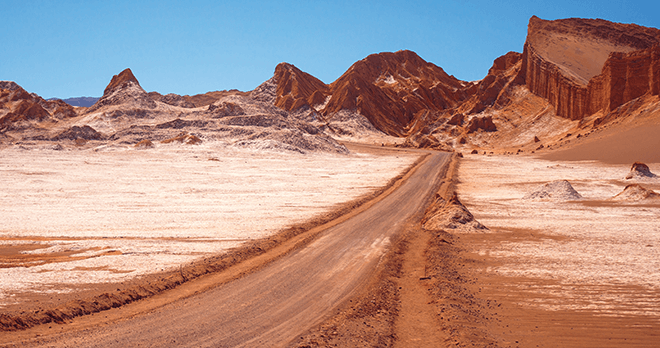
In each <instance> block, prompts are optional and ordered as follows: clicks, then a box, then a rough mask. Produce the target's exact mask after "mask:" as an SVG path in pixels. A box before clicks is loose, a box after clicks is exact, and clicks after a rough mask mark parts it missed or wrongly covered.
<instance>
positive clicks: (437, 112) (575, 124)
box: [0, 17, 660, 160]
mask: <svg viewBox="0 0 660 348" xmlns="http://www.w3.org/2000/svg"><path fill="white" fill-rule="evenodd" d="M659 44H660V30H658V29H655V28H646V27H641V26H638V25H634V24H619V23H612V22H608V21H605V20H599V19H575V18H571V19H563V20H555V21H546V20H542V19H539V18H537V17H532V18H531V19H530V21H529V26H528V34H527V40H526V42H525V45H524V47H523V50H522V53H517V52H509V53H507V54H505V55H503V56H501V57H499V58H497V59H495V61H494V62H493V66H492V67H491V69H490V70H489V71H488V73H487V75H486V76H485V77H484V78H483V79H482V80H480V81H473V82H467V81H461V80H459V79H456V78H455V77H453V76H451V75H449V74H447V73H446V72H445V71H444V70H443V69H442V68H441V67H439V66H437V65H435V64H433V63H430V62H427V61H425V60H423V59H422V58H421V57H419V56H418V55H417V54H415V53H414V52H411V51H398V52H394V53H389V52H385V53H379V54H372V55H370V56H368V57H366V58H364V59H362V60H360V61H358V62H356V63H355V64H353V66H351V67H350V68H349V69H348V70H347V71H346V72H345V73H344V74H343V75H342V76H340V77H339V78H338V79H337V80H336V81H334V82H332V83H330V84H325V83H324V82H322V81H321V80H319V79H317V78H315V77H314V76H312V75H311V74H308V73H306V72H303V71H301V70H300V69H298V68H296V67H295V66H293V65H291V64H288V63H281V64H279V65H277V67H276V68H275V72H274V74H273V77H272V78H270V79H269V80H267V81H266V82H264V83H263V84H262V85H261V86H259V87H257V88H256V89H255V90H253V91H250V92H240V91H237V90H230V91H216V92H208V93H205V94H200V95H195V96H187V95H186V96H180V95H176V94H165V95H162V94H160V93H158V92H149V93H147V92H146V91H144V90H143V89H142V88H141V87H140V85H139V82H138V81H137V79H136V78H135V76H134V75H133V73H132V72H131V71H130V69H127V70H125V71H123V72H122V73H120V74H119V75H117V76H115V77H114V78H113V79H112V81H111V82H110V84H109V85H108V87H107V88H106V89H105V91H104V93H103V96H102V97H101V98H100V99H99V100H98V101H97V102H96V103H95V104H94V105H92V106H90V107H88V108H84V107H79V108H76V109H73V108H71V107H69V106H68V105H67V104H65V103H64V102H62V101H57V100H55V101H45V100H43V99H42V98H40V97H38V96H35V95H31V94H29V93H27V92H25V91H24V90H22V89H20V87H18V85H16V84H15V83H13V82H3V84H2V86H0V87H2V89H3V92H2V93H3V94H2V99H1V100H2V103H3V104H2V111H1V113H0V115H2V116H0V117H1V119H0V123H1V124H2V128H1V131H0V134H2V139H3V140H2V141H3V143H13V144H17V143H20V142H23V144H22V145H25V144H24V143H25V142H26V141H28V142H29V141H37V140H52V139H54V138H55V137H56V136H57V135H58V134H60V133H62V132H65V131H67V130H68V129H69V128H70V127H73V126H78V127H83V126H89V127H91V128H93V129H94V130H95V131H97V132H99V133H101V134H102V137H98V136H96V135H94V139H86V138H85V136H82V137H80V138H81V139H82V140H81V141H79V142H78V143H82V142H83V140H85V141H88V140H96V141H101V142H103V143H104V144H107V143H112V144H117V143H120V144H124V145H128V144H135V143H138V142H139V141H141V140H149V141H151V142H154V141H155V142H159V141H163V140H166V139H170V138H173V137H176V136H177V135H179V133H181V132H186V133H195V134H194V135H195V136H197V137H199V138H200V139H201V140H223V141H226V142H227V143H231V144H240V146H256V147H260V148H272V147H275V148H284V149H289V150H295V151H306V150H309V149H323V150H324V151H325V150H329V151H337V149H340V147H338V145H337V144H335V143H333V140H331V139H330V138H335V139H350V140H352V141H360V140H363V141H369V142H372V143H378V142H379V141H380V142H382V143H385V142H386V143H390V144H392V143H399V144H402V145H403V146H407V147H421V148H435V149H442V150H451V149H455V150H458V151H464V152H472V151H477V152H478V151H485V152H487V153H488V152H495V153H507V152H509V153H522V152H527V153H530V152H547V151H548V150H556V149H558V148H562V149H564V148H570V147H575V146H578V147H580V146H586V147H588V143H589V142H590V141H591V140H593V139H595V138H598V137H597V135H599V134H604V133H607V132H608V131H609V132H612V130H611V129H610V128H613V129H614V133H616V132H619V133H620V132H621V131H623V130H627V129H629V128H631V127H632V128H634V126H636V125H638V124H639V123H640V122H642V121H643V122H647V123H651V124H653V126H654V127H655V126H656V125H657V124H658V122H657V120H658V117H660V98H659V97H658V93H659V92H660V49H659V48H658V47H659V46H658V45H659ZM19 89H20V90H19ZM17 90H18V92H16V91H17ZM8 102H9V103H8ZM36 105H38V106H36ZM397 139H403V140H405V141H403V140H401V141H400V140H397ZM74 140H75V139H74ZM585 144H586V145H585ZM78 145H80V144H78ZM97 145H98V144H97ZM622 147H634V144H632V142H630V141H628V142H625V143H624V144H623V145H622ZM296 149H297V150H296ZM339 151H341V149H340V150H339ZM647 160H648V159H647Z"/></svg>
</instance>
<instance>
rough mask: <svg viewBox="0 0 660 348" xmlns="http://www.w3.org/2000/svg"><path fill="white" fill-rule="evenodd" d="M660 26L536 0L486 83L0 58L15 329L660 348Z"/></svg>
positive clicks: (6, 342)
mask: <svg viewBox="0 0 660 348" xmlns="http://www.w3.org/2000/svg"><path fill="white" fill-rule="evenodd" d="M659 47H660V30H658V29H655V28H646V27H641V26H637V25H633V24H621V23H612V22H608V21H604V20H594V19H577V18H571V19H564V20H554V21H546V20H542V19H540V18H537V17H532V18H531V19H530V21H529V26H528V36H527V40H526V42H525V46H524V50H523V52H522V53H517V52H509V53H507V54H505V55H503V56H501V57H499V58H497V59H496V60H495V61H494V62H493V66H492V68H491V69H490V70H489V71H488V74H487V75H486V77H484V79H482V80H480V81H473V82H468V81H461V80H458V79H456V78H455V77H454V76H451V75H448V74H447V73H445V72H444V70H443V69H442V68H440V67H438V66H436V65H434V64H432V63H429V62H426V61H424V60H423V59H422V58H421V57H419V56H418V55H417V54H416V53H414V52H412V51H398V52H384V53H379V54H372V55H369V56H368V57H366V58H364V59H362V60H360V61H358V62H356V63H355V64H354V65H353V66H351V67H350V68H349V69H348V70H347V71H346V72H345V73H344V74H343V75H342V76H341V77H340V78H339V79H337V80H336V81H335V82H333V83H331V84H325V83H323V82H322V81H320V80H318V79H317V78H315V77H314V76H312V75H310V74H308V73H305V72H303V71H301V70H299V69H298V68H296V67H295V66H293V65H291V64H287V63H281V64H279V65H277V67H276V68H275V72H274V75H273V77H272V78H270V79H268V80H267V81H265V82H263V83H262V84H261V85H260V86H258V87H257V88H255V89H254V90H252V91H248V92H241V91H237V90H228V91H214V92H208V93H205V94H199V95H194V96H188V95H186V96H180V95H176V94H167V95H161V94H160V93H158V92H146V91H145V90H144V89H143V88H142V87H141V85H140V83H139V82H138V80H137V78H136V77H135V75H133V72H132V71H131V70H130V69H125V70H123V71H122V72H120V73H119V74H117V75H114V76H113V77H112V79H111V80H110V83H109V84H108V85H107V87H106V88H105V90H104V91H103V95H102V96H101V97H100V98H92V99H93V104H92V105H91V106H88V107H73V106H71V105H69V104H67V103H65V102H64V101H62V100H45V99H43V98H42V97H40V96H38V95H36V94H34V93H29V92H27V91H26V90H24V89H23V88H22V87H21V86H19V85H18V84H17V83H15V82H12V81H0V175H2V183H1V184H0V201H1V203H0V220H1V221H2V224H1V225H0V346H7V347H41V346H48V347H70V346H76V347H125V346H153V347H160V346H180V347H218V346H232V347H254V346H259V347H271V346H272V347H297V348H307V347H334V346H339V347H657V346H659V344H658V342H660V271H659V270H660V222H659V221H660V193H659V192H660V150H659V149H660V136H659V134H660V48H659Z"/></svg>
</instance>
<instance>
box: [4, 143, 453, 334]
mask: <svg viewBox="0 0 660 348" xmlns="http://www.w3.org/2000/svg"><path fill="white" fill-rule="evenodd" d="M450 158H451V156H450V154H448V153H432V154H431V155H430V156H429V157H428V158H427V159H426V160H425V161H424V162H422V163H421V164H420V166H419V167H418V168H417V169H416V170H414V172H412V173H411V175H410V176H409V177H408V178H407V179H406V180H405V181H404V182H403V183H402V184H401V186H400V187H399V188H398V189H396V190H395V191H394V192H392V193H391V194H389V195H388V196H387V197H385V198H383V199H382V200H380V201H378V202H377V203H375V204H374V205H373V206H371V207H370V208H369V209H367V210H365V211H363V212H361V213H359V214H357V215H355V216H353V217H352V218H350V219H348V220H346V221H344V222H342V223H340V224H337V225H335V226H333V227H331V228H329V229H327V230H326V231H324V232H322V234H321V235H320V236H319V237H318V238H317V239H316V240H314V241H313V242H312V243H310V244H309V245H308V246H306V247H305V248H302V249H300V250H297V251H295V252H292V253H290V254H288V255H286V256H284V257H282V258H280V259H278V260H276V261H274V262H272V263H270V264H269V265H267V266H266V267H264V268H262V269H260V270H259V271H256V272H254V273H251V274H249V275H247V276H245V277H242V278H240V279H238V280H236V281H233V282H230V283H228V284H225V285H222V286H218V287H215V288H212V289H211V290H209V291H205V292H203V293H200V294H197V295H194V296H191V297H188V298H186V299H183V300H180V301H176V302H173V303H171V304H168V305H166V306H163V307H161V308H158V309H155V310H152V311H150V312H148V313H145V314H140V315H135V316H132V317H128V318H124V319H122V320H119V321H116V322H112V323H110V324H106V325H102V326H98V327H95V328H88V329H84V330H79V331H74V330H70V329H69V328H67V326H66V325H63V326H60V325H57V327H54V328H53V330H52V331H55V330H57V331H60V330H62V331H63V332H65V333H63V334H59V335H55V336H46V337H44V336H42V337H38V338H36V340H34V341H31V342H20V343H19V342H14V343H16V345H17V346H48V347H73V346H75V347H126V346H140V347H151V346H158V347H161V346H180V347H257V346H258V347H271V346H283V345H286V344H287V343H288V342H290V341H292V340H293V339H295V338H296V337H298V336H299V335H300V334H301V333H303V332H305V331H307V330H308V329H310V328H311V327H313V326H314V325H317V324H318V323H320V322H321V321H322V320H323V319H324V318H326V317H327V316H328V315H330V314H331V312H332V311H333V309H335V308H336V307H337V306H338V305H339V304H340V303H342V301H344V300H347V299H348V298H349V297H350V296H351V295H352V294H353V293H354V292H355V291H356V289H359V287H360V286H361V285H363V284H365V283H366V281H367V280H368V279H369V277H370V275H371V274H372V273H373V271H374V270H375V268H376V266H377V265H378V263H379V261H380V260H381V257H382V255H383V254H384V253H385V251H386V249H387V247H388V244H389V238H390V237H391V236H393V235H394V234H395V233H397V232H399V231H401V230H402V229H403V228H404V226H405V225H406V223H407V222H408V221H409V219H411V218H420V217H421V215H422V213H423V209H424V208H425V203H426V202H427V200H428V198H429V197H430V195H432V194H433V193H434V192H435V191H434V189H436V188H437V185H436V184H437V181H438V180H439V178H438V176H439V174H441V173H442V169H443V166H447V165H448V163H449V161H450ZM100 315H102V313H100ZM53 326H55V325H53Z"/></svg>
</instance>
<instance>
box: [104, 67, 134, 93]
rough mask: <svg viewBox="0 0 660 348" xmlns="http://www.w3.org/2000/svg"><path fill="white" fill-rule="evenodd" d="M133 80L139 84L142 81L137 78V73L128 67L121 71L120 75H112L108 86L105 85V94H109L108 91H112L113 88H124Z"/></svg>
mask: <svg viewBox="0 0 660 348" xmlns="http://www.w3.org/2000/svg"><path fill="white" fill-rule="evenodd" d="M131 82H132V83H135V84H136V85H138V86H140V82H138V80H137V79H136V78H135V75H133V72H132V71H131V69H130V68H126V69H124V71H122V72H120V73H119V75H114V76H113V77H112V80H110V83H109V84H108V86H107V87H105V90H104V91H103V94H108V93H110V92H112V91H113V90H115V89H116V88H123V87H125V86H127V85H128V84H129V83H131ZM140 87H141V86H140Z"/></svg>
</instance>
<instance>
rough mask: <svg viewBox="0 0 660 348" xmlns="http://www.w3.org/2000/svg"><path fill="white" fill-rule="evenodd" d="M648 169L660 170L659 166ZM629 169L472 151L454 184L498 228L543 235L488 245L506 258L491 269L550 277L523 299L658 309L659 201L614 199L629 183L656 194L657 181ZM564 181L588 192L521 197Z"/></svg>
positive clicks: (617, 310) (602, 309) (604, 308)
mask: <svg viewBox="0 0 660 348" xmlns="http://www.w3.org/2000/svg"><path fill="white" fill-rule="evenodd" d="M647 164H649V163H647ZM649 167H650V168H651V171H652V172H654V173H657V172H660V164H658V163H654V164H649ZM629 170H630V164H628V165H611V164H602V163H599V162H593V161H582V162H559V161H546V160H539V159H535V158H531V157H523V156H480V155H468V156H466V158H465V159H463V160H462V162H461V165H460V170H459V176H458V180H459V184H458V187H457V188H458V192H459V195H460V198H461V200H462V202H463V203H464V204H465V205H466V206H467V207H468V208H469V209H470V211H471V212H472V213H473V214H474V215H475V217H476V218H477V219H478V220H479V221H480V222H481V223H483V224H484V225H486V226H487V227H489V228H490V229H491V231H493V233H503V232H507V231H517V232H520V231H526V232H525V234H531V233H534V234H535V235H537V236H539V235H540V236H541V238H529V239H525V238H522V239H515V240H504V241H503V242H501V243H500V244H499V245H498V246H497V247H496V248H495V249H492V250H482V251H481V253H482V255H488V256H490V257H494V258H495V259H496V260H499V261H501V262H502V266H499V267H497V268H496V269H490V270H489V271H490V272H498V273H499V274H500V275H503V276H507V277H526V278H533V279H539V280H544V279H545V280H551V282H544V281H538V282H533V283H534V284H541V285H533V286H530V287H529V288H527V289H523V291H530V292H534V293H536V294H537V295H539V294H541V295H543V296H529V298H530V300H529V301H528V302H526V303H522V305H525V306H537V307H539V308H542V309H551V310H566V309H573V310H593V311H596V312H599V313H602V314H605V315H624V314H646V315H656V316H660V298H658V294H659V293H660V272H658V270H659V269H660V223H658V221H660V204H658V203H652V202H646V203H644V202H637V203H630V202H626V203H620V202H612V201H610V198H612V197H613V196H615V195H616V194H618V193H620V192H621V191H622V190H623V188H624V187H625V186H626V185H627V184H630V183H635V182H636V183H639V184H641V185H643V186H644V187H646V188H648V189H652V190H654V191H658V188H660V180H659V179H646V180H624V177H625V176H626V174H627V173H628V172H629ZM562 179H566V180H568V181H569V182H570V183H571V184H572V186H573V187H574V188H575V189H576V190H577V191H578V192H579V193H580V194H581V195H582V196H583V197H584V198H583V199H581V200H572V201H557V200H541V201H534V200H525V199H523V197H524V196H525V195H527V194H529V193H530V192H532V191H533V190H534V189H535V188H536V187H538V186H539V185H541V184H544V183H547V182H550V181H555V180H562ZM528 232H529V233H528ZM512 283H515V282H512ZM518 284H520V282H518ZM530 284H531V283H530ZM544 284H545V285H544ZM532 299H533V300H532ZM532 301H534V302H532Z"/></svg>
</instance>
